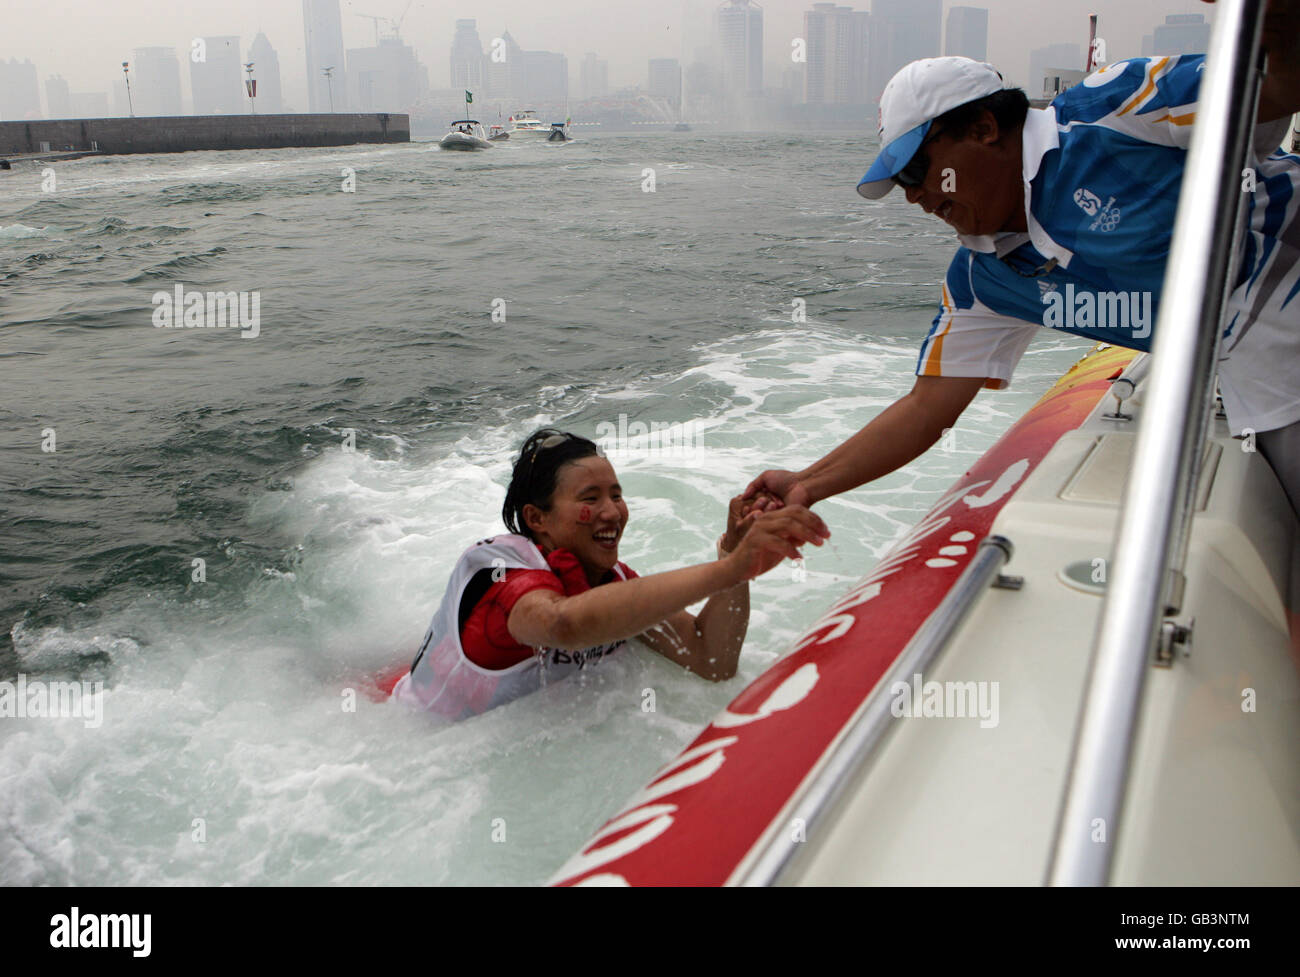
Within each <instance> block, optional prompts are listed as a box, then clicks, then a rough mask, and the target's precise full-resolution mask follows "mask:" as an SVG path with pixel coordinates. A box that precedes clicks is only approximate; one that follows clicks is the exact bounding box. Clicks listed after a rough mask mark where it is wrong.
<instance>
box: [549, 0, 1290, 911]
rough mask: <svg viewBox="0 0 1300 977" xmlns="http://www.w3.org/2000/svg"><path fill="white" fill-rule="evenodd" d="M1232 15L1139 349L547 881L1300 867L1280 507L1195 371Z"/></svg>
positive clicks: (1229, 214)
mask: <svg viewBox="0 0 1300 977" xmlns="http://www.w3.org/2000/svg"><path fill="white" fill-rule="evenodd" d="M1259 9H1260V11H1261V12H1262V5H1260V7H1259ZM1234 17H1235V20H1234ZM1243 21H1244V15H1243V14H1242V13H1241V7H1240V6H1238V7H1237V8H1236V9H1235V11H1234V9H1233V8H1232V7H1227V8H1226V10H1225V11H1223V12H1221V13H1220V15H1219V17H1218V18H1217V19H1216V23H1215V26H1214V34H1213V36H1212V39H1211V45H1210V56H1209V58H1208V59H1207V63H1206V71H1205V80H1204V81H1203V82H1202V88H1201V95H1200V103H1199V105H1200V108H1199V109H1198V118H1197V121H1196V125H1197V126H1198V131H1197V133H1196V135H1195V136H1194V138H1193V143H1192V148H1191V152H1190V154H1189V158H1188V162H1187V167H1186V172H1185V176H1184V182H1183V186H1182V190H1181V196H1180V205H1179V214H1178V223H1177V225H1176V227H1175V230H1174V234H1173V241H1172V246H1171V249H1170V256H1169V265H1168V271H1167V274H1166V282H1165V288H1164V296H1165V297H1164V299H1163V300H1162V302H1161V305H1160V310H1159V319H1158V322H1157V326H1156V342H1155V348H1154V351H1153V354H1152V355H1150V356H1146V355H1143V354H1135V353H1133V352H1131V351H1129V350H1123V349H1119V348H1115V347H1102V348H1100V349H1098V350H1096V351H1094V352H1093V353H1091V354H1089V355H1088V356H1087V357H1085V358H1084V359H1083V360H1082V361H1080V363H1078V364H1077V365H1076V366H1075V367H1073V368H1072V369H1071V370H1070V371H1069V372H1068V373H1066V374H1065V375H1064V376H1063V377H1061V379H1060V380H1059V381H1058V382H1057V384H1056V386H1055V387H1053V388H1052V389H1051V390H1050V391H1049V392H1048V393H1047V394H1046V395H1045V396H1044V397H1043V398H1042V400H1040V401H1039V402H1038V403H1037V404H1036V405H1035V406H1034V407H1033V408H1031V409H1030V410H1029V412H1028V413H1026V414H1025V416H1024V417H1023V418H1022V419H1021V420H1020V421H1019V422H1018V423H1017V424H1015V425H1014V426H1013V427H1012V428H1011V429H1010V430H1009V431H1008V432H1007V433H1006V434H1005V435H1004V436H1003V438H1002V439H1001V440H1000V441H998V443H997V444H995V445H994V446H993V447H992V448H990V449H989V451H988V452H987V453H986V454H985V455H984V457H983V458H981V459H980V461H979V462H977V463H976V464H975V465H974V466H973V467H972V468H971V469H970V470H969V471H968V472H967V473H966V474H965V475H964V476H962V477H961V478H959V479H958V480H957V481H956V483H955V484H954V485H953V486H952V488H951V489H950V490H949V491H948V492H947V493H946V494H945V495H944V496H943V497H942V498H941V499H940V501H939V502H938V503H937V504H936V505H935V507H934V508H933V509H932V510H931V511H930V513H929V514H928V515H927V516H926V517H925V518H924V519H923V520H922V521H921V522H920V523H919V524H918V525H917V526H916V527H915V528H914V529H912V531H911V532H910V533H908V534H907V535H906V536H904V537H903V538H902V539H901V540H900V541H899V542H898V543H897V544H896V545H895V546H894V547H893V548H892V549H891V550H890V551H889V552H887V553H886V554H885V555H884V557H883V558H882V559H881V561H880V563H879V564H878V565H877V566H876V567H875V568H874V569H873V570H872V571H871V572H870V573H869V574H868V575H867V576H866V577H864V578H863V579H862V580H861V581H859V582H858V583H857V584H855V585H854V586H853V587H852V588H850V589H849V590H848V592H847V593H844V594H842V595H840V596H839V597H838V599H837V600H836V601H835V603H833V604H832V605H831V606H830V607H829V608H828V610H827V611H826V613H825V615H824V616H823V617H822V618H821V619H820V620H818V621H817V622H816V623H814V624H813V625H812V627H811V628H809V630H808V631H807V632H805V633H804V635H803V636H802V637H801V638H800V640H799V641H798V642H797V643H796V644H795V646H794V647H793V649H791V651H790V653H789V654H787V655H785V656H784V657H782V658H781V659H780V660H779V661H777V662H776V663H775V664H774V665H772V666H771V667H770V668H769V669H768V670H767V671H766V672H764V673H763V674H762V675H761V676H760V677H759V678H758V679H756V680H755V681H754V682H753V683H752V684H751V685H750V686H749V687H748V688H746V689H745V690H744V691H743V692H742V693H741V694H740V695H739V696H738V697H737V698H736V699H735V700H733V701H732V702H731V703H730V704H729V705H728V706H727V708H726V709H724V710H723V711H722V712H721V713H719V714H718V715H717V716H716V717H714V719H713V720H712V722H710V723H709V724H708V725H707V726H706V727H705V728H704V729H703V731H701V732H700V734H699V735H698V736H697V737H696V738H695V739H694V740H693V741H691V742H690V743H689V744H688V745H686V747H685V748H684V749H683V751H682V752H681V753H680V754H679V755H678V756H677V757H676V758H675V759H673V760H671V761H669V762H668V763H667V764H665V765H664V766H663V767H662V768H661V769H660V770H659V771H658V773H657V774H655V775H654V776H653V777H652V778H651V779H650V781H649V782H648V783H647V784H646V786H645V787H644V788H643V789H641V790H640V791H638V792H637V793H636V794H635V795H634V796H633V797H632V798H631V799H630V800H629V802H628V803H627V804H626V805H625V806H623V807H622V808H621V809H620V810H618V811H617V812H615V813H614V814H613V816H612V817H611V818H610V819H609V820H608V821H607V822H606V823H605V824H604V826H603V827H601V828H599V829H598V830H597V831H596V833H595V834H594V836H593V837H592V839H591V840H590V841H589V842H588V844H586V845H585V846H584V847H583V848H582V849H581V850H580V851H578V852H577V853H575V854H574V855H573V857H572V858H570V859H569V861H568V862H567V863H565V864H564V865H563V866H562V867H561V868H560V869H559V871H558V872H556V874H555V875H554V877H553V879H552V882H553V883H555V884H559V885H627V884H631V885H774V884H795V885H820V886H825V885H861V884H875V883H888V884H895V885H899V884H903V885H915V884H931V885H933V884H939V883H964V884H983V885H988V884H1017V885H1023V884H1035V883H1047V884H1052V885H1103V884H1108V883H1109V884H1116V885H1126V886H1130V885H1180V886H1185V885H1224V884H1237V885H1240V884H1243V883H1244V884H1250V885H1295V884H1296V882H1297V881H1298V880H1300V718H1298V717H1300V672H1298V670H1297V663H1300V594H1298V593H1297V591H1298V590H1300V519H1298V518H1297V513H1296V511H1295V510H1293V509H1292V508H1291V506H1290V504H1289V503H1288V501H1287V497H1286V495H1285V494H1284V492H1283V489H1282V486H1281V484H1280V483H1279V481H1278V479H1277V477H1276V475H1275V474H1274V472H1273V470H1272V468H1271V467H1270V466H1269V465H1268V463H1267V462H1266V461H1265V460H1264V458H1263V457H1262V456H1261V454H1260V453H1259V452H1258V451H1257V450H1255V445H1254V435H1253V433H1252V434H1250V436H1249V438H1246V439H1245V440H1243V438H1242V437H1239V436H1234V432H1233V431H1231V430H1229V428H1228V425H1227V422H1226V420H1225V419H1224V415H1223V413H1222V411H1221V410H1216V409H1215V397H1214V384H1213V380H1214V371H1215V364H1216V362H1217V361H1218V354H1219V337H1220V335H1221V334H1222V331H1223V328H1222V319H1223V309H1224V307H1225V305H1226V302H1225V301H1224V293H1225V291H1226V290H1227V289H1229V288H1230V287H1231V283H1232V265H1233V229H1234V227H1235V226H1236V224H1237V221H1236V219H1235V217H1236V214H1235V212H1234V210H1232V209H1229V208H1236V207H1239V206H1241V204H1240V201H1241V198H1242V196H1243V195H1242V194H1241V193H1240V190H1239V186H1238V180H1239V174H1240V173H1241V171H1242V166H1243V160H1244V159H1245V151H1246V145H1247V142H1248V138H1247V137H1248V132H1249V128H1248V127H1247V126H1246V125H1245V124H1244V123H1241V122H1240V120H1242V119H1248V118H1249V117H1250V115H1251V114H1252V113H1251V112H1250V111H1249V107H1251V106H1252V105H1253V102H1252V100H1251V92H1250V85H1251V80H1250V73H1251V70H1252V66H1253V65H1255V64H1257V63H1258V61H1257V59H1256V58H1255V57H1254V56H1253V51H1252V50H1251V49H1250V47H1249V45H1250V38H1251V36H1252V35H1251V33H1250V32H1249V31H1248V30H1247V29H1246V28H1245V25H1244V23H1243ZM1256 36H1257V35H1256ZM1257 700H1258V701H1257ZM1265 700H1267V702H1268V703H1269V704H1268V706H1267V707H1266V706H1264V705H1263V703H1264V702H1265Z"/></svg>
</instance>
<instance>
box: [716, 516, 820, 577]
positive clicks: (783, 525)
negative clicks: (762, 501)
mask: <svg viewBox="0 0 1300 977" xmlns="http://www.w3.org/2000/svg"><path fill="white" fill-rule="evenodd" d="M738 501H740V502H742V503H743V499H742V498H738V499H733V500H732V503H733V505H732V511H735V510H736V509H737V508H738V507H737V505H736V503H737V502H738ZM744 508H748V509H749V514H748V515H746V516H745V517H744V521H743V523H742V525H747V526H748V528H747V529H745V530H744V534H743V536H741V538H740V541H739V542H738V543H737V544H736V547H735V549H734V550H732V552H731V555H730V556H728V557H727V559H728V560H729V561H732V563H733V565H734V566H735V567H736V572H737V573H738V574H739V579H740V580H752V579H754V578H755V577H757V576H760V575H761V574H764V573H767V571H768V570H771V569H772V568H773V567H774V566H776V565H777V564H778V563H780V562H781V561H782V560H785V559H791V560H797V559H799V557H800V553H799V548H800V547H801V546H803V545H804V544H805V543H812V544H813V545H814V546H821V545H822V543H824V542H825V541H826V540H828V539H830V536H831V532H830V530H829V529H827V528H826V523H824V522H823V521H822V520H821V517H820V516H818V515H816V514H815V513H813V512H812V511H811V510H810V509H808V508H806V507H804V506H802V505H786V506H784V507H783V508H780V509H775V510H771V511H767V512H759V511H757V510H755V509H754V508H753V507H752V506H743V507H742V508H741V511H744ZM728 523H730V512H729V513H728ZM728 532H730V526H728ZM724 546H725V543H724Z"/></svg>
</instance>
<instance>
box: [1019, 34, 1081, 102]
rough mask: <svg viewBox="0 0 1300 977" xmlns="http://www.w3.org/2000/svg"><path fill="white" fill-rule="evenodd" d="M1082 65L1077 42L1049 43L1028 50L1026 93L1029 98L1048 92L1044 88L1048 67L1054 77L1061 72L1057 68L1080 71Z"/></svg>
mask: <svg viewBox="0 0 1300 977" xmlns="http://www.w3.org/2000/svg"><path fill="white" fill-rule="evenodd" d="M1083 66H1084V57H1083V48H1082V47H1080V46H1079V45H1078V44H1049V45H1048V46H1047V47H1040V48H1035V49H1034V50H1032V51H1030V52H1029V80H1028V81H1027V82H1026V83H1025V90H1026V93H1027V94H1028V95H1029V97H1030V98H1042V97H1043V96H1044V95H1045V94H1048V93H1049V89H1046V88H1044V83H1045V80H1046V78H1047V76H1048V74H1049V69H1050V74H1051V75H1052V77H1056V76H1058V75H1060V74H1061V71H1060V70H1058V69H1066V70H1067V71H1082V70H1083Z"/></svg>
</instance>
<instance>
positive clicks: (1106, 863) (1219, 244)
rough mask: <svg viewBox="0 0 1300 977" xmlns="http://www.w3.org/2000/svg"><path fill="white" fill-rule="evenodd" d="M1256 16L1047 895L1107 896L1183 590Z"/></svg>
mask: <svg viewBox="0 0 1300 977" xmlns="http://www.w3.org/2000/svg"><path fill="white" fill-rule="evenodd" d="M1263 13H1264V0H1221V2H1220V3H1219V4H1218V9H1217V11H1216V14H1215V22H1214V31H1213V34H1212V35H1211V38H1210V50H1209V52H1208V55H1207V58H1206V65H1205V70H1204V77H1203V78H1202V80H1201V86H1200V98H1199V101H1198V106H1197V116H1196V125H1195V128H1194V130H1193V133H1192V144H1191V150H1190V152H1189V154H1188V158H1187V167H1186V171H1185V172H1184V174H1183V182H1182V188H1181V191H1180V197H1179V200H1180V204H1179V207H1178V217H1177V219H1176V220H1175V223H1174V235H1173V243H1172V246H1171V249H1170V253H1169V259H1168V264H1167V265H1166V270H1165V280H1164V286H1163V292H1162V297H1161V302H1160V315H1159V318H1158V320H1157V322H1156V334H1155V343H1154V349H1153V355H1152V364H1151V369H1150V376H1149V379H1148V381H1147V391H1146V396H1145V405H1144V410H1143V414H1142V419H1141V422H1140V423H1139V426H1138V434H1137V443H1136V446H1135V448H1134V454H1133V457H1134V466H1133V471H1132V472H1131V473H1130V477H1129V483H1128V488H1127V490H1126V491H1125V493H1124V507H1123V510H1122V512H1121V515H1120V521H1119V529H1118V530H1117V533H1116V545H1115V557H1114V560H1113V561H1112V564H1111V570H1110V581H1109V584H1108V586H1107V589H1106V598H1105V605H1104V607H1103V608H1102V619H1101V624H1100V626H1099V628H1098V631H1097V638H1096V644H1095V646H1094V650H1093V657H1092V664H1091V667H1090V670H1089V675H1088V682H1087V687H1086V691H1085V694H1084V700H1083V705H1082V708H1081V711H1080V719H1079V725H1078V729H1077V731H1076V734H1075V740H1074V749H1073V754H1072V756H1071V762H1070V773H1069V778H1068V781H1067V786H1066V792H1065V797H1064V801H1063V803H1062V805H1061V809H1060V813H1059V818H1058V821H1057V826H1056V837H1055V842H1054V845H1053V851H1052V858H1051V862H1050V865H1049V868H1048V876H1047V881H1048V882H1049V883H1051V884H1054V885H1101V884H1104V883H1106V882H1107V881H1108V879H1109V875H1110V866H1111V861H1112V859H1113V856H1114V851H1115V845H1116V838H1117V835H1118V829H1119V819H1120V815H1121V812H1122V808H1123V802H1124V794H1125V789H1126V787H1127V783H1128V773H1129V761H1130V757H1131V753H1132V748H1133V741H1134V738H1135V733H1136V727H1137V716H1138V710H1139V707H1140V704H1141V697H1142V688H1143V684H1144V681H1145V679H1146V673H1147V670H1148V669H1149V668H1150V667H1151V660H1152V649H1153V646H1154V644H1155V642H1156V639H1157V634H1158V631H1159V628H1160V625H1161V621H1162V618H1163V617H1164V616H1165V612H1166V605H1167V603H1168V602H1169V599H1170V596H1171V593H1172V591H1173V590H1174V589H1175V588H1174V587H1171V581H1174V580H1176V579H1180V578H1181V562H1182V555H1183V553H1185V549H1186V547H1185V545H1184V543H1185V540H1186V536H1187V528H1188V526H1189V525H1190V519H1191V513H1192V508H1193V507H1192V495H1193V492H1194V490H1195V485H1196V481H1197V475H1198V474H1199V472H1198V469H1199V466H1200V461H1201V456H1202V450H1201V448H1202V445H1203V443H1204V440H1205V432H1206V428H1207V425H1208V422H1209V414H1210V408H1211V405H1212V403H1213V398H1214V375H1215V365H1216V363H1217V360H1218V349H1219V340H1220V334H1221V332H1222V321H1223V314H1224V309H1225V307H1226V302H1227V298H1228V296H1229V294H1230V289H1229V286H1228V283H1229V281H1230V280H1231V278H1232V275H1233V265H1234V255H1235V254H1236V253H1237V252H1238V248H1237V246H1236V245H1237V241H1236V239H1235V234H1236V232H1237V228H1238V220H1237V217H1238V214H1239V210H1238V208H1239V207H1240V206H1241V198H1242V196H1243V193H1242V187H1241V172H1242V168H1243V166H1244V164H1245V161H1246V159H1247V148H1248V146H1249V137H1250V133H1251V129H1252V128H1253V126H1254V119H1255V114H1256V108H1255V107H1256V104H1257V98H1258V82H1259V73H1258V71H1257V66H1258V63H1259V40H1260V29H1261V25H1262V23H1263ZM1139 459H1140V461H1141V464H1140V465H1139V464H1138V463H1137V462H1138V460H1139ZM1171 570H1174V571H1175V573H1171Z"/></svg>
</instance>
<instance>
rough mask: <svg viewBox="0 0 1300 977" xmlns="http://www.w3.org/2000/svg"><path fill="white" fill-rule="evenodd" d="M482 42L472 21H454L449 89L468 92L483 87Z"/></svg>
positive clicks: (476, 26) (475, 23) (475, 24)
mask: <svg viewBox="0 0 1300 977" xmlns="http://www.w3.org/2000/svg"><path fill="white" fill-rule="evenodd" d="M483 57H484V55H483V42H482V41H480V40H479V36H478V24H477V22H476V21H473V20H458V21H456V34H455V36H454V37H453V38H452V41H451V87H452V88H466V89H469V90H470V91H474V90H475V89H478V88H482V87H483Z"/></svg>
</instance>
